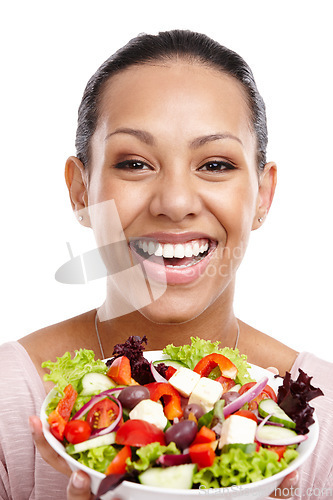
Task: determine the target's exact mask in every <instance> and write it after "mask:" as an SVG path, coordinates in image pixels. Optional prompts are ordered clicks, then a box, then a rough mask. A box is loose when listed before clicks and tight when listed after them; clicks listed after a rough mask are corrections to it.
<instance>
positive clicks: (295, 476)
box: [289, 470, 298, 486]
mask: <svg viewBox="0 0 333 500" xmlns="http://www.w3.org/2000/svg"><path fill="white" fill-rule="evenodd" d="M289 481H290V483H291V485H292V486H295V485H296V484H297V483H298V472H297V470H295V471H294V472H293V475H292V476H291V477H290V478H289Z"/></svg>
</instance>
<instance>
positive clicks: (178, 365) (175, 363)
mask: <svg viewBox="0 0 333 500" xmlns="http://www.w3.org/2000/svg"><path fill="white" fill-rule="evenodd" d="M159 363H164V364H165V365H166V366H173V368H176V370H178V368H181V367H185V368H187V366H186V365H185V363H182V362H181V361H176V360H174V359H159V360H157V361H154V362H153V365H158V364H159Z"/></svg>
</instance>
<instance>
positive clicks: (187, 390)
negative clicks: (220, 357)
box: [169, 366, 221, 398]
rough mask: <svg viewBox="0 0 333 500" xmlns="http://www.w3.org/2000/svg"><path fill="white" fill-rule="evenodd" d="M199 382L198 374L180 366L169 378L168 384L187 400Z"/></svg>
mask: <svg viewBox="0 0 333 500" xmlns="http://www.w3.org/2000/svg"><path fill="white" fill-rule="evenodd" d="M199 380H200V375H199V373H196V372H194V371H193V370H190V369H189V368H185V367H183V366H182V367H181V368H179V369H178V370H177V371H176V372H175V373H174V374H173V375H172V377H170V378H169V384H171V385H172V387H174V388H175V389H177V391H178V392H179V393H180V394H181V395H182V396H185V397H186V398H188V397H189V395H190V394H191V392H192V391H193V389H194V387H195V385H196V384H197V382H198V381H199ZM220 385H221V384H220Z"/></svg>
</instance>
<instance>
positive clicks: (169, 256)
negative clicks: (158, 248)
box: [163, 243, 174, 259]
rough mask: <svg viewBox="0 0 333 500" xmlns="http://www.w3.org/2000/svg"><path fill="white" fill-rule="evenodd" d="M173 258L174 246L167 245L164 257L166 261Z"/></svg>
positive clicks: (164, 249) (164, 248)
mask: <svg viewBox="0 0 333 500" xmlns="http://www.w3.org/2000/svg"><path fill="white" fill-rule="evenodd" d="M173 256H174V254H173V245H171V244H170V243H165V245H164V247H163V257H165V258H166V259H172V257H173Z"/></svg>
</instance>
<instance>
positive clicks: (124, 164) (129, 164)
mask: <svg viewBox="0 0 333 500" xmlns="http://www.w3.org/2000/svg"><path fill="white" fill-rule="evenodd" d="M114 168H118V169H120V170H132V171H142V170H152V167H151V166H150V165H148V164H147V163H145V162H143V161H141V160H124V161H121V162H119V163H116V164H115V165H114Z"/></svg>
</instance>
